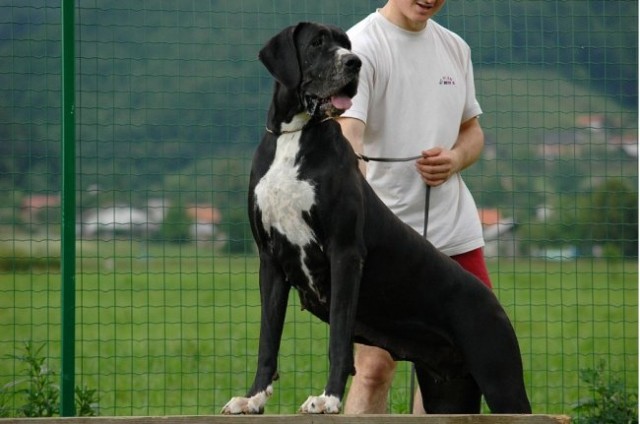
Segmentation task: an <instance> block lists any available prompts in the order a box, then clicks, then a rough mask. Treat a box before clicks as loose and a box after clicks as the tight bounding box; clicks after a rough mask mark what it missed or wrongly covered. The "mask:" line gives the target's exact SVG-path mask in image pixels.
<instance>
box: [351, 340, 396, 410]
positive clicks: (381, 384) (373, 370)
mask: <svg viewBox="0 0 640 424" xmlns="http://www.w3.org/2000/svg"><path fill="white" fill-rule="evenodd" d="M354 362H355V367H356V375H355V376H354V377H353V379H352V380H351V388H350V389H349V393H348V394H347V399H346V400H345V405H344V413H345V414H385V413H387V412H388V406H389V389H390V388H391V383H392V381H393V376H394V375H395V372H396V363H395V361H394V360H393V359H392V358H391V355H390V354H389V352H387V351H386V350H383V349H380V348H378V347H374V346H366V345H362V344H358V343H356V344H355V357H354Z"/></svg>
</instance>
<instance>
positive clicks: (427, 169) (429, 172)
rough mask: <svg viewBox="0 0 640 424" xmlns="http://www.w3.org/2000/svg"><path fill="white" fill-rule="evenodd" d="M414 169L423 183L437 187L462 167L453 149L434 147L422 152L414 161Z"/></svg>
mask: <svg viewBox="0 0 640 424" xmlns="http://www.w3.org/2000/svg"><path fill="white" fill-rule="evenodd" d="M416 169H417V170H418V173H419V174H420V177H421V178H422V180H423V181H424V182H425V184H427V185H429V186H431V187H437V186H439V185H441V184H443V183H444V182H445V181H447V180H448V179H449V177H451V176H452V175H453V174H455V173H456V172H459V171H460V170H461V169H462V167H461V164H460V157H459V156H458V154H457V152H456V151H455V150H447V149H444V148H442V147H434V148H433V149H429V150H424V151H423V152H422V158H420V159H418V160H417V161H416Z"/></svg>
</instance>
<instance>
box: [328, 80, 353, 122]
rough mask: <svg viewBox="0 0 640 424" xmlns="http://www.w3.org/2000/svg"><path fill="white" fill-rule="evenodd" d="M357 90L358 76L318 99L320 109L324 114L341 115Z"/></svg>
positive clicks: (349, 105) (349, 104)
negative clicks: (337, 89)
mask: <svg viewBox="0 0 640 424" xmlns="http://www.w3.org/2000/svg"><path fill="white" fill-rule="evenodd" d="M357 90H358V78H357V77H356V78H354V79H352V80H351V81H349V83H347V85H345V86H344V87H342V88H341V89H340V90H339V91H338V92H336V93H334V94H332V95H330V96H328V97H325V98H323V99H321V100H320V110H321V111H322V112H324V113H325V114H326V115H328V116H331V117H336V116H340V115H342V114H343V113H344V112H345V111H346V110H347V109H349V108H350V107H351V105H352V101H351V99H352V98H353V96H355V95H356V91H357Z"/></svg>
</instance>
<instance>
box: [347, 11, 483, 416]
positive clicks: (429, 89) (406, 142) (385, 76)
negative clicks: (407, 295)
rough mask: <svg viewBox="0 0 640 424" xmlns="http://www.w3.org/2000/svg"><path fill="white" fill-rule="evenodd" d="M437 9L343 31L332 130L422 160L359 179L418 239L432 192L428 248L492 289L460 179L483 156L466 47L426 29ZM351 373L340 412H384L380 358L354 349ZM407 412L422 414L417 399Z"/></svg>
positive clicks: (368, 146) (370, 148) (361, 144)
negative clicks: (346, 104)
mask: <svg viewBox="0 0 640 424" xmlns="http://www.w3.org/2000/svg"><path fill="white" fill-rule="evenodd" d="M444 3H445V0H388V1H387V3H386V5H385V6H384V7H383V8H381V9H379V10H377V11H376V12H374V13H372V14H371V15H369V16H368V17H366V18H365V19H364V20H362V21H361V22H359V23H358V24H356V25H355V26H354V27H353V28H351V29H350V30H349V31H348V35H349V38H350V39H351V42H352V45H353V51H354V53H356V54H357V55H358V56H359V57H360V59H361V60H362V62H363V65H362V70H361V71H360V83H359V87H358V94H357V95H356V97H355V98H354V99H353V105H352V107H351V108H350V109H349V110H348V111H346V112H345V113H344V114H343V115H342V117H341V118H340V124H341V126H342V130H343V133H344V135H345V136H346V137H347V139H348V140H349V141H350V143H351V144H352V145H353V147H354V149H355V150H356V152H357V153H362V154H364V155H366V156H369V157H393V158H401V157H411V156H416V155H422V157H421V158H420V159H418V160H417V161H411V162H398V163H388V162H374V161H372V162H368V163H367V164H366V167H365V166H364V164H363V166H362V170H363V172H364V173H365V175H366V178H367V181H368V182H369V183H370V184H371V186H372V187H373V188H374V190H375V192H376V193H377V194H378V196H379V197H380V198H381V199H382V201H384V203H385V204H386V205H387V206H388V207H389V208H390V209H391V210H392V211H393V212H394V213H395V214H396V215H398V217H399V218H400V219H402V220H403V221H404V222H405V223H407V224H408V225H410V226H411V227H412V228H414V229H415V230H416V231H418V232H420V233H421V234H422V232H423V226H424V207H425V191H426V185H429V186H430V187H432V188H431V194H430V204H429V223H428V232H427V239H428V240H429V241H430V242H431V243H433V244H434V245H435V247H436V248H438V249H439V250H441V251H442V252H443V253H445V254H447V255H449V256H451V257H452V258H453V259H455V260H456V261H458V262H459V263H460V264H461V265H462V266H463V267H464V268H465V269H467V270H468V271H469V272H472V273H473V274H475V275H476V276H477V277H478V278H480V279H481V280H482V281H483V282H484V283H485V284H486V285H487V286H489V287H491V281H490V279H489V275H488V273H487V269H486V264H485V261H484V256H483V253H482V247H483V246H484V240H483V238H482V227H481V224H480V219H479V217H478V211H477V208H476V205H475V202H474V200H473V197H472V196H471V193H470V192H469V190H468V189H467V186H466V185H465V183H464V181H463V180H462V177H461V176H460V171H462V170H463V169H465V168H466V167H468V166H470V165H471V164H473V163H474V162H475V161H476V160H478V158H479V156H480V154H481V152H482V148H483V146H484V135H483V132H482V128H481V126H480V123H479V122H478V119H477V118H478V116H479V115H480V114H481V113H482V110H481V108H480V105H479V104H478V102H477V101H476V97H475V85H474V80H473V67H472V63H471V52H470V49H469V46H468V45H467V44H466V43H465V42H464V40H462V38H460V37H459V36H458V35H456V34H454V33H453V32H451V31H449V30H447V29H445V28H443V27H442V26H440V25H439V24H437V23H436V22H435V21H433V20H430V18H431V17H433V16H434V15H435V14H436V13H437V12H438V10H440V8H441V7H442V6H443V4H444ZM389 284H393V281H390V282H389ZM355 366H356V375H355V376H354V378H353V380H352V383H351V388H350V391H349V394H348V396H347V400H346V403H345V413H385V412H386V410H387V404H388V392H389V388H390V386H391V382H392V380H393V376H394V374H395V368H396V365H395V362H394V361H393V359H392V358H391V356H390V355H389V353H388V352H386V351H384V350H382V349H379V348H376V347H372V346H364V345H356V350H355ZM414 411H415V412H421V411H423V409H422V403H421V397H420V396H416V403H415V405H414Z"/></svg>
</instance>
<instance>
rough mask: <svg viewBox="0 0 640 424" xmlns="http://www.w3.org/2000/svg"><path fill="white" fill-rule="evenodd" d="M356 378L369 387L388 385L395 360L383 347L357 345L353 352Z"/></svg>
mask: <svg viewBox="0 0 640 424" xmlns="http://www.w3.org/2000/svg"><path fill="white" fill-rule="evenodd" d="M355 366H356V378H358V379H359V380H360V382H361V383H362V384H365V385H367V386H371V387H378V386H388V385H389V384H390V383H391V381H392V380H393V376H394V374H395V371H396V362H395V361H394V360H393V358H392V357H391V355H390V354H389V353H388V352H387V351H386V350H383V349H380V348H377V347H373V346H361V345H359V346H357V348H356V354H355Z"/></svg>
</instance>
